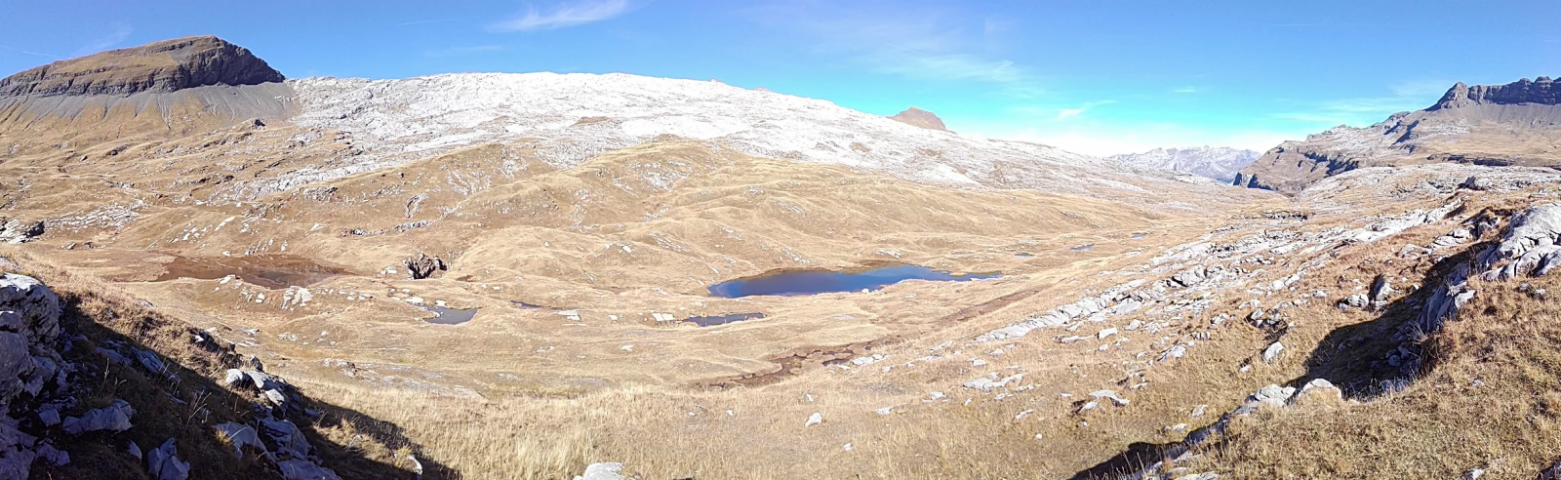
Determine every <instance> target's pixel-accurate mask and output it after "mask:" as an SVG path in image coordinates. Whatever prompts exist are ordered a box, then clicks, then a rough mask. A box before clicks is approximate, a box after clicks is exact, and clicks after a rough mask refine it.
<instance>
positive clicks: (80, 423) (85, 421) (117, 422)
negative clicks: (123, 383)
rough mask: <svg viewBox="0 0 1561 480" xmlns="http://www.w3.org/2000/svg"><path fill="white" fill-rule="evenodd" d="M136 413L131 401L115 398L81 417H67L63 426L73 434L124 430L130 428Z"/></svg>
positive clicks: (67, 431)
mask: <svg viewBox="0 0 1561 480" xmlns="http://www.w3.org/2000/svg"><path fill="white" fill-rule="evenodd" d="M135 413H136V412H135V409H134V408H131V407H130V403H129V402H126V401H124V400H114V403H113V404H112V405H109V406H107V407H103V408H97V409H93V410H88V411H87V413H83V414H82V415H81V416H80V417H66V418H65V422H64V423H63V424H62V427H61V428H63V429H64V430H65V433H69V434H71V435H81V434H83V433H87V432H96V431H100V430H108V431H111V432H123V431H125V430H129V429H130V418H131V417H133V416H135Z"/></svg>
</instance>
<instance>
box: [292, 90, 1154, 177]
mask: <svg viewBox="0 0 1561 480" xmlns="http://www.w3.org/2000/svg"><path fill="white" fill-rule="evenodd" d="M288 84H289V86H291V87H292V89H293V90H294V92H295V99H294V102H295V106H296V107H297V111H298V112H299V113H298V114H297V115H296V116H295V117H294V118H293V119H292V121H294V122H296V123H299V124H301V125H305V126H309V127H315V128H328V129H335V130H340V131H344V132H347V133H349V134H350V135H352V136H353V138H354V145H355V146H357V147H360V148H364V149H365V150H366V151H367V153H368V155H366V157H367V158H365V159H364V162H379V163H396V162H398V161H405V160H410V159H411V158H414V157H416V158H421V157H426V156H428V155H431V154H434V153H438V152H441V151H445V150H449V149H451V148H455V147H459V146H465V145H474V144H481V143H487V142H497V141H519V140H526V141H533V142H535V145H536V146H537V147H538V150H537V151H538V152H539V155H541V156H542V158H543V159H544V160H546V161H548V162H550V163H552V164H554V165H555V166H559V167H570V166H574V165H578V164H580V163H582V162H584V161H585V160H587V159H589V158H591V157H593V156H595V155H597V154H600V153H602V152H605V151H609V150H614V149H618V148H623V147H627V146H631V145H635V144H639V143H642V142H646V141H649V140H652V139H655V138H656V137H657V136H660V135H676V136H679V137H685V138H693V139H700V140H707V141H711V142H712V143H715V144H718V145H721V146H723V147H724V148H730V149H734V150H737V151H740V152H743V153H746V154H752V155H761V156H766V157H777V158H792V159H796V160H801V161H809V162H827V163H838V164H843V165H850V166H855V167H861V168H870V169H879V170H884V171H887V172H889V173H892V174H894V175H896V176H900V177H902V178H907V179H911V180H916V181H923V182H931V183H948V184H979V185H986V186H994V187H1008V188H1047V189H1052V190H1055V191H1061V192H1073V193H1090V192H1091V191H1093V190H1095V189H1100V188H1106V189H1112V190H1118V191H1120V190H1127V191H1144V188H1143V187H1142V186H1143V185H1144V184H1150V183H1156V182H1167V183H1170V180H1169V179H1168V178H1169V177H1167V178H1166V179H1156V178H1149V179H1144V178H1141V177H1138V176H1128V175H1122V174H1119V173H1117V172H1114V171H1113V170H1114V168H1113V167H1115V166H1116V165H1115V164H1114V163H1112V162H1109V161H1106V160H1104V159H1100V158H1096V157H1090V156H1086V155H1080V154H1075V153H1070V152H1066V151H1063V150H1059V149H1057V148H1053V147H1049V146H1045V145H1039V144H1035V143H1028V142H1018V141H1003V140H989V139H981V138H972V137H965V136H960V135H958V134H954V133H950V132H944V131H937V130H929V129H925V128H917V127H914V126H910V125H906V124H903V123H900V122H896V121H894V120H891V119H889V118H885V117H881V116H877V115H871V114H867V113H863V112H859V111H855V110H851V109H847V108H843V107H840V106H837V105H835V104H833V103H830V102H827V101H823V100H814V99H808V98H801V97H795V96H790V95H784V94H779V93H774V92H769V91H762V90H748V89H743V88H738V87H733V86H730V85H726V84H723V83H720V82H715V81H695V80H676V79H664V78H653V77H642V76H636V75H626V74H608V75H594V74H554V73H527V74H493V73H468V74H446V75H435V76H429V77H418V78H410V79H403V80H365V79H339V78H305V79H300V80H290V81H289V82H288ZM352 170H361V169H352ZM327 176H329V175H327Z"/></svg>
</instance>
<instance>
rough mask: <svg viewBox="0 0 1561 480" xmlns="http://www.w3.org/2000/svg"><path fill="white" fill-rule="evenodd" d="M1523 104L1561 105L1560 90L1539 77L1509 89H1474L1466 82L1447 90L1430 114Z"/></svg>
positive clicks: (1495, 87)
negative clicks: (1452, 109)
mask: <svg viewBox="0 0 1561 480" xmlns="http://www.w3.org/2000/svg"><path fill="white" fill-rule="evenodd" d="M1523 103H1536V104H1541V105H1556V104H1561V86H1557V84H1556V82H1554V81H1553V80H1551V79H1550V77H1539V78H1537V79H1535V80H1533V81H1530V80H1529V79H1527V78H1525V79H1522V80H1518V81H1516V82H1512V83H1509V84H1506V85H1475V86H1472V87H1471V86H1468V85H1465V84H1464V83H1463V82H1458V84H1457V85H1453V88H1451V89H1448V90H1447V93H1446V94H1445V95H1442V99H1441V100H1438V101H1437V102H1436V105H1432V106H1431V108H1428V109H1426V110H1427V111H1436V110H1442V109H1450V108H1463V107H1469V106H1474V105H1482V104H1484V105H1490V104H1495V105H1516V104H1523Z"/></svg>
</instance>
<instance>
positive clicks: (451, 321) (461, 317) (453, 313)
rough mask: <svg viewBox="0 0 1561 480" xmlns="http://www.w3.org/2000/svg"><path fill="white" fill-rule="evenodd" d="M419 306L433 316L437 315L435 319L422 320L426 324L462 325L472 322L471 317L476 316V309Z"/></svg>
mask: <svg viewBox="0 0 1561 480" xmlns="http://www.w3.org/2000/svg"><path fill="white" fill-rule="evenodd" d="M419 306H420V307H423V309H424V310H428V311H430V312H434V314H436V315H438V316H437V317H434V318H430V319H427V320H424V321H425V322H428V323H437V324H440V325H460V324H462V323H466V322H470V321H472V317H475V316H477V309H475V308H468V309H459V308H448V307H440V306H435V305H419Z"/></svg>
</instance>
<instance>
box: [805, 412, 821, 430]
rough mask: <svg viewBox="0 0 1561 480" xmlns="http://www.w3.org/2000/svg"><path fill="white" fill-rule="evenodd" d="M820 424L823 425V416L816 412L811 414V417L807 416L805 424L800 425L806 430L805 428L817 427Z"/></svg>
mask: <svg viewBox="0 0 1561 480" xmlns="http://www.w3.org/2000/svg"><path fill="white" fill-rule="evenodd" d="M820 423H824V415H823V414H820V413H818V412H813V414H812V415H808V421H807V423H804V424H802V426H803V427H804V428H806V427H811V426H814V425H818V424H820Z"/></svg>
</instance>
